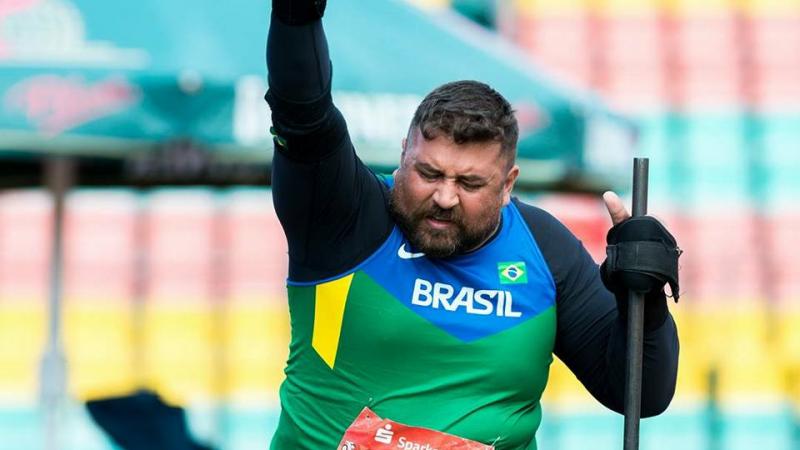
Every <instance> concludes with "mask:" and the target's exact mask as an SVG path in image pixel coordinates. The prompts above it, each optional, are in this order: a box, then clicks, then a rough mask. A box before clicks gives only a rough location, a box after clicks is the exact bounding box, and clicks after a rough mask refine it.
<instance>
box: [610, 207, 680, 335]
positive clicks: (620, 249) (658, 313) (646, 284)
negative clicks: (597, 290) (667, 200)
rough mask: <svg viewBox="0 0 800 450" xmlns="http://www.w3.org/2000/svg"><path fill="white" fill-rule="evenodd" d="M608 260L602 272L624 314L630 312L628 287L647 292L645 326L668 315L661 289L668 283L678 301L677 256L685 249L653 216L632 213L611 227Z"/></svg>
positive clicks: (651, 327)
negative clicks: (633, 215) (629, 216)
mask: <svg viewBox="0 0 800 450" xmlns="http://www.w3.org/2000/svg"><path fill="white" fill-rule="evenodd" d="M606 243H607V244H608V246H607V247H606V260H605V261H604V262H603V265H602V266H601V267H600V275H601V278H602V280H603V284H605V285H606V288H608V290H610V291H611V292H613V293H614V294H615V296H616V298H617V306H618V309H619V312H620V315H621V316H626V315H627V310H628V305H627V293H628V291H629V290H631V291H634V292H640V293H643V294H645V329H653V328H655V327H657V326H659V325H661V323H663V321H664V319H665V318H666V315H667V309H666V299H665V297H664V294H663V291H662V289H663V288H664V285H665V284H669V287H670V289H671V291H672V296H673V298H674V299H675V301H676V302H677V301H678V298H679V296H680V285H679V284H678V258H679V257H680V255H681V253H682V251H681V249H679V248H678V245H677V243H676V242H675V238H674V237H673V236H672V234H670V232H669V231H667V229H666V228H664V225H662V224H661V223H660V222H659V221H658V220H656V219H654V218H652V217H650V216H640V217H632V218H630V219H628V220H625V221H623V222H621V223H619V224H617V225H615V226H614V227H612V228H611V229H610V230H609V231H608V236H607V237H606Z"/></svg>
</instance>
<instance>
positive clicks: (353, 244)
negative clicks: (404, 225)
mask: <svg viewBox="0 0 800 450" xmlns="http://www.w3.org/2000/svg"><path fill="white" fill-rule="evenodd" d="M272 7H273V12H272V19H271V24H270V29H269V37H268V40H267V68H268V71H269V91H268V92H267V95H266V100H267V102H268V103H269V105H270V107H271V109H272V124H273V126H272V133H273V135H274V136H275V138H274V140H273V141H274V143H275V154H274V157H273V160H272V189H273V202H274V204H275V211H276V212H277V214H278V218H279V219H280V221H281V224H282V226H283V229H284V232H285V233H286V238H287V240H288V244H289V278H290V280H292V281H298V282H303V281H315V280H320V279H325V278H329V277H333V276H335V275H338V274H340V273H342V272H344V271H346V270H347V269H349V268H351V267H353V266H355V265H356V264H357V263H358V262H360V261H361V260H363V259H364V258H366V257H367V256H369V254H370V253H371V252H372V251H373V250H374V249H375V248H377V247H378V245H380V243H381V242H382V240H383V239H384V238H385V237H386V236H387V235H388V233H389V232H390V231H391V224H390V221H389V217H388V214H387V213H386V209H385V205H386V201H385V198H386V195H388V194H387V189H386V187H385V186H383V183H382V182H381V181H380V180H379V179H378V178H377V177H375V175H374V174H373V173H372V172H371V171H370V170H369V169H368V168H367V167H366V166H365V165H364V164H363V163H362V162H361V161H360V160H359V159H358V158H357V157H356V154H355V150H354V149H353V144H352V143H351V141H350V137H349V135H348V132H347V125H346V124H345V121H344V118H343V117H342V115H341V113H340V112H339V110H337V109H336V107H335V106H334V105H333V102H332V100H331V63H330V60H329V56H328V43H327V40H326V37H325V32H324V30H323V28H322V21H321V19H320V18H321V16H322V13H323V9H324V1H323V2H320V1H313V0H273V3H272Z"/></svg>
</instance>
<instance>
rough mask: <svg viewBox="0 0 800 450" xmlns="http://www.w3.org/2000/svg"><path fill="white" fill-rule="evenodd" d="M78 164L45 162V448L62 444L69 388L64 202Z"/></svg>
mask: <svg viewBox="0 0 800 450" xmlns="http://www.w3.org/2000/svg"><path fill="white" fill-rule="evenodd" d="M74 171H75V167H74V164H73V162H72V161H71V160H69V159H67V158H62V157H55V158H51V159H48V160H47V161H46V162H45V184H46V186H47V189H48V190H49V191H50V193H51V195H52V196H53V216H52V229H51V230H52V243H51V253H50V291H49V295H48V297H49V299H48V328H47V347H46V348H45V351H44V355H43V356H42V362H41V374H40V380H39V381H40V383H41V384H40V389H41V406H42V410H43V411H42V412H43V417H44V421H45V423H44V441H45V442H44V443H45V445H44V449H45V450H55V449H57V448H59V437H60V431H61V427H60V426H59V425H60V423H59V422H60V420H59V416H60V411H61V407H62V405H63V403H64V399H65V397H66V392H67V363H66V357H65V356H64V346H63V342H62V333H61V324H62V320H61V316H62V314H61V307H62V297H63V290H64V289H63V286H64V283H63V278H64V277H63V274H64V204H65V200H66V195H67V192H68V191H69V189H70V187H71V186H72V184H73V181H74Z"/></svg>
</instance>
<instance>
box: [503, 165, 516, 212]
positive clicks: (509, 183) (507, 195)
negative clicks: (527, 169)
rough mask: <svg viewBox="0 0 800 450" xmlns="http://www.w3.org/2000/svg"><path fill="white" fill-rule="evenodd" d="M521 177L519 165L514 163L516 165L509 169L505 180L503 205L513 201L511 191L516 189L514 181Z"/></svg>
mask: <svg viewBox="0 0 800 450" xmlns="http://www.w3.org/2000/svg"><path fill="white" fill-rule="evenodd" d="M517 177H519V166H518V165H516V164H514V167H512V168H511V170H509V171H508V174H507V175H506V179H505V181H504V182H503V206H505V205H507V204H509V203H511V191H513V190H514V183H515V182H516V181H517Z"/></svg>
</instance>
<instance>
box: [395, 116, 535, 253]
mask: <svg viewBox="0 0 800 450" xmlns="http://www.w3.org/2000/svg"><path fill="white" fill-rule="evenodd" d="M518 174H519V168H518V167H517V166H513V167H510V164H509V161H508V160H507V159H506V157H505V156H503V155H502V154H501V151H500V143H497V142H482V143H469V144H463V145H458V144H456V143H455V142H453V141H452V140H451V139H450V138H448V137H445V136H439V137H436V138H434V139H431V140H426V139H425V138H424V137H423V136H422V134H421V133H420V132H419V131H418V130H417V131H416V135H415V136H412V137H411V139H409V140H405V139H404V140H403V156H402V159H401V163H400V168H399V169H398V170H397V171H396V172H395V183H394V188H393V189H392V198H391V210H392V214H393V216H394V219H395V221H396V222H397V224H398V226H399V227H400V229H401V230H402V231H403V233H404V234H405V236H406V238H407V239H408V240H409V242H410V243H411V245H412V246H414V249H415V250H416V251H420V252H423V253H425V254H426V255H427V256H429V257H432V258H445V257H448V256H451V255H456V254H460V253H464V252H468V251H471V250H474V249H476V248H477V247H479V246H480V245H482V244H483V243H484V242H486V240H487V239H489V238H490V237H491V236H492V234H493V233H494V231H495V230H496V229H497V226H498V225H499V223H500V209H501V208H502V207H503V206H504V205H506V204H508V202H509V201H510V200H511V190H512V188H513V187H514V181H515V180H516V179H517V175H518Z"/></svg>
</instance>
